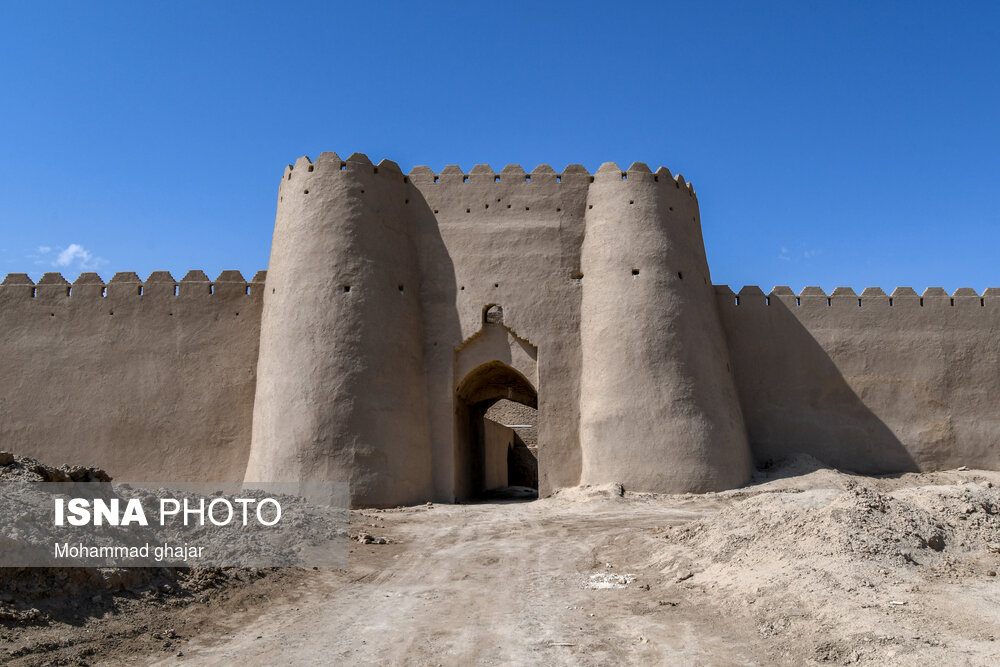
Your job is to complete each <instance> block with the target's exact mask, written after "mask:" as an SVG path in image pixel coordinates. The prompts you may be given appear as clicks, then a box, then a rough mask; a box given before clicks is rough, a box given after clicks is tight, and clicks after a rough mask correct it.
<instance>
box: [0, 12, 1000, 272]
mask: <svg viewBox="0 0 1000 667" xmlns="http://www.w3.org/2000/svg"><path fill="white" fill-rule="evenodd" d="M615 4H616V3H610V2H601V3H584V2H580V3H556V2H548V3H541V2H530V3H513V2H492V3H478V2H462V3H457V2H456V3H432V2H421V3H416V2H414V3H410V4H405V5H404V4H402V3H400V4H396V3H382V2H352V3H336V2H317V3H310V2H280V3H279V2H269V3H248V2H197V3H196V2H176V1H175V2H86V3H85V2H61V3H49V2H46V3H42V2H10V1H6V2H3V3H2V4H0V125H2V128H3V129H2V132H0V184H2V185H0V188H2V191H0V192H2V197H0V228H2V234H0V273H7V272H18V271H23V272H28V273H30V274H31V275H32V276H33V277H35V278H37V277H39V276H40V275H41V273H42V272H43V271H50V270H61V271H62V272H63V274H64V275H66V276H67V277H68V278H70V279H71V280H72V279H73V278H74V277H75V276H76V275H77V274H78V273H79V272H80V270H81V269H83V268H85V267H94V266H96V267H97V269H96V270H97V271H98V272H99V273H101V275H102V276H103V277H104V278H105V280H107V279H108V278H110V276H111V275H112V274H113V273H114V272H115V271H123V270H134V271H137V272H138V273H139V274H140V275H141V276H142V277H146V275H148V274H149V273H150V272H151V271H153V270H157V269H167V270H170V271H171V272H173V273H174V275H175V276H177V277H178V278H179V277H180V276H182V275H183V274H184V272H185V271H187V270H188V269H190V268H198V269H203V270H205V271H206V273H208V274H209V275H210V276H212V277H214V276H215V275H217V274H218V272H219V271H221V270H222V269H228V268H236V269H239V270H241V271H243V273H244V275H246V276H248V277H249V276H251V275H252V274H253V273H254V272H255V271H256V270H258V269H262V268H266V265H267V259H268V253H269V249H270V236H271V230H272V226H273V221H274V209H275V203H276V197H277V195H276V193H277V185H278V180H279V178H280V176H281V172H282V169H283V168H284V165H285V164H286V163H289V162H292V161H294V160H295V158H296V157H298V156H299V155H310V156H313V157H315V156H316V155H318V154H319V153H320V152H321V151H324V150H334V151H337V152H339V153H340V154H341V155H347V154H350V153H352V152H354V151H361V152H365V153H367V154H368V155H369V156H370V157H371V158H372V159H373V160H375V161H377V160H379V159H381V158H383V157H388V158H390V159H393V160H395V161H396V162H398V163H399V164H400V165H401V166H402V167H403V168H404V169H407V170H408V169H409V168H410V167H412V166H414V165H417V164H427V165H429V166H430V167H432V168H433V169H435V170H439V169H441V168H442V167H444V166H445V165H447V164H458V165H460V166H461V167H463V168H465V169H470V168H471V167H472V166H473V165H474V164H476V163H480V162H483V163H489V164H491V165H492V166H493V167H494V168H495V169H498V170H499V169H500V168H501V167H502V166H503V165H505V164H507V163H520V164H522V165H524V167H525V168H526V169H529V170H530V169H531V168H533V167H534V166H535V165H536V164H538V163H549V164H551V165H552V166H553V167H555V168H556V169H557V170H559V169H562V168H563V167H564V166H565V165H566V164H568V163H582V164H584V165H585V166H587V167H588V168H590V169H596V168H597V167H598V166H599V165H600V163H602V162H604V161H609V160H614V161H617V162H618V163H619V164H621V165H623V166H624V165H627V164H629V163H631V162H633V161H636V160H639V161H644V162H647V163H649V164H650V166H652V167H653V168H655V167H656V166H657V165H660V164H663V165H665V166H667V167H669V168H670V169H671V170H672V171H674V172H675V173H676V172H681V173H683V174H684V175H685V177H687V178H688V179H689V180H691V181H693V183H694V186H695V188H696V189H697V191H698V195H699V199H700V202H701V210H702V218H703V225H704V231H705V238H706V243H707V246H708V253H709V262H710V264H711V267H712V274H713V278H714V280H715V282H717V283H729V284H730V285H733V286H739V285H743V284H759V285H761V286H762V287H764V288H765V289H768V288H770V287H771V286H773V285H775V284H788V285H791V286H792V287H793V288H794V289H796V290H798V289H799V288H801V287H803V286H805V285H821V286H823V287H825V288H827V289H832V288H833V287H835V286H837V285H847V286H851V287H854V288H855V289H858V290H860V289H861V288H863V287H865V286H867V285H877V286H881V287H884V288H886V289H887V290H888V289H891V288H892V287H894V286H897V285H909V286H913V287H915V288H917V289H918V290H922V289H923V288H924V287H925V286H928V285H940V286H943V287H945V288H947V289H949V290H951V289H954V288H956V287H960V286H970V287H975V288H977V289H980V290H981V289H982V288H984V287H987V286H992V285H1000V262H998V261H997V260H998V258H1000V195H998V193H1000V187H998V184H1000V9H998V7H1000V5H997V4H996V3H985V2H984V3H963V2H958V3H943V2H935V3H924V2H898V3H889V2H881V3H870V2H850V1H843V2H822V3H820V2H802V1H801V0H798V1H794V2H773V3H758V2H731V3H701V2H687V3H675V2H671V3H665V2H650V3H625V4H622V5H620V6H618V7H615V6H614V5H615ZM46 249H48V250H46Z"/></svg>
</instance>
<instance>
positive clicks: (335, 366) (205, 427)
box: [0, 153, 1000, 505]
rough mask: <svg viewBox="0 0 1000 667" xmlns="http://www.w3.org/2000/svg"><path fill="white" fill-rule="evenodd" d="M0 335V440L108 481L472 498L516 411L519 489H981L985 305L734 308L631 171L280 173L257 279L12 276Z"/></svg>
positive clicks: (339, 166)
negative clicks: (507, 413)
mask: <svg viewBox="0 0 1000 667" xmlns="http://www.w3.org/2000/svg"><path fill="white" fill-rule="evenodd" d="M0 328H2V332H3V333H2V338H0V353H2V354H3V361H2V362H0V367H2V370H0V380H2V384H0V414H2V421H0V437H2V439H3V447H4V448H6V449H16V450H18V451H21V452H24V453H26V454H29V455H35V456H39V457H43V458H46V459H50V460H55V461H66V462H71V463H88V464H97V465H101V466H104V467H106V468H107V469H109V471H111V472H112V474H114V475H116V476H117V477H119V478H121V479H125V478H131V479H136V480H140V479H156V478H159V479H170V480H187V479H192V480H193V479H212V480H215V479H218V480H224V479H225V480H230V479H231V480H239V479H246V480H248V481H289V480H291V481H298V480H303V481H308V480H312V481H318V480H336V481H348V482H350V484H351V489H352V502H353V503H354V504H355V505H394V504H399V503H409V502H423V501H425V500H428V499H434V500H438V501H441V500H446V501H451V500H454V499H463V498H468V497H473V496H475V495H476V493H477V492H479V491H481V490H482V489H483V484H484V483H485V480H486V479H487V478H489V480H492V481H495V480H497V479H501V478H502V477H503V475H502V470H500V468H498V466H500V467H502V457H501V456H500V455H499V454H498V453H497V451H499V450H497V451H494V450H493V449H491V447H492V445H489V446H488V445H487V442H486V440H487V439H488V440H489V441H490V442H494V441H499V440H504V439H511V438H509V437H508V436H509V435H510V434H509V433H507V432H506V431H502V430H498V429H497V428H496V427H495V426H488V425H487V421H488V420H487V412H488V411H489V410H490V407H491V406H492V405H493V404H494V403H495V402H496V401H498V400H501V399H508V400H512V401H515V402H518V403H522V404H524V405H526V406H529V407H532V408H537V409H538V414H537V450H532V453H533V452H534V451H537V457H538V464H537V477H538V486H539V489H540V492H541V493H542V494H544V493H546V492H549V491H551V490H553V489H556V488H559V487H564V486H572V485H576V484H581V483H584V484H601V483H609V482H621V483H623V484H625V486H626V488H631V489H636V490H651V491H666V492H676V491H706V490H713V489H723V488H732V487H735V486H739V485H740V484H742V483H744V482H745V480H746V479H747V478H748V476H749V472H750V466H751V460H752V459H757V460H758V461H766V460H768V459H776V458H779V457H781V456H784V455H787V454H790V453H794V452H807V453H811V454H813V455H814V456H816V457H817V458H819V459H821V460H824V461H827V462H829V463H831V464H834V465H838V466H841V467H844V468H847V469H853V470H858V471H861V472H901V471H907V470H917V469H920V470H930V469H936V468H942V467H950V466H955V465H969V466H979V467H986V468H998V467H1000V447H998V445H997V439H996V437H995V435H993V434H995V433H996V432H998V428H997V427H998V426H1000V404H998V402H997V401H996V400H995V398H994V397H995V395H996V392H997V390H998V389H1000V387H997V386H996V385H997V384H998V382H1000V335H998V334H1000V290H996V289H991V290H987V291H986V293H984V294H982V295H980V294H976V293H975V292H974V291H972V290H968V289H963V290H959V291H957V292H956V293H955V294H953V295H947V294H944V293H943V291H942V290H934V289H932V290H928V291H927V292H925V293H924V295H923V296H920V295H917V294H916V292H914V291H913V290H909V289H898V290H896V291H895V292H893V294H892V295H891V296H889V295H886V294H884V293H883V292H882V291H881V290H878V289H872V288H869V289H867V290H865V291H864V292H863V293H862V294H861V295H860V296H859V295H856V294H854V293H853V292H851V291H850V290H846V289H843V288H841V289H838V290H837V291H835V292H834V293H833V294H831V295H826V294H824V293H823V292H822V291H821V290H818V289H816V288H807V289H806V290H804V291H803V292H802V293H801V294H799V295H795V294H793V293H792V292H791V290H789V289H787V288H775V290H773V291H772V292H771V293H770V294H767V295H765V294H764V293H763V292H762V291H761V290H760V289H759V288H756V287H747V288H743V289H742V290H741V291H740V293H739V294H735V293H733V292H732V291H731V290H730V289H729V288H728V287H726V286H714V285H713V284H712V280H711V276H710V272H709V267H708V262H707V259H706V257H705V251H704V243H703V240H702V235H701V221H700V215H699V211H698V201H697V198H696V196H695V193H694V190H693V188H691V186H690V185H689V184H688V183H686V182H685V180H684V179H683V177H681V176H676V177H675V176H674V175H672V174H671V173H670V172H669V171H667V170H666V169H664V168H662V167H661V168H660V169H659V170H657V171H655V172H653V171H652V170H650V169H649V168H648V167H646V166H645V165H643V164H641V163H636V164H633V165H632V166H631V167H629V168H628V169H621V168H620V167H618V166H617V165H615V164H613V163H608V164H605V165H603V166H602V167H601V169H600V170H598V171H597V172H595V173H594V174H590V173H588V172H587V170H586V169H584V168H583V167H580V166H578V165H571V166H569V167H567V168H566V169H564V170H563V171H562V172H556V171H555V170H553V169H552V168H551V167H549V166H548V165H541V166H539V167H537V168H535V169H534V170H532V171H531V172H530V173H528V172H525V171H524V170H523V169H522V168H521V167H519V166H516V165H511V166H507V167H505V168H504V169H503V170H502V171H500V172H494V171H493V170H492V169H491V168H489V167H488V166H485V165H477V166H476V167H474V168H473V169H472V170H471V171H469V172H468V173H465V172H463V171H462V170H460V169H459V168H457V167H446V168H445V169H444V170H442V171H441V172H440V173H434V172H432V171H431V170H430V169H427V168H426V167H417V168H415V169H413V170H412V171H411V172H410V173H409V174H403V173H402V172H401V171H400V170H399V168H398V167H397V166H396V165H395V164H394V163H392V162H390V161H388V160H384V161H382V162H380V163H379V164H377V165H375V164H373V163H372V162H371V161H369V160H368V158H367V157H365V156H364V155H360V154H355V155H352V156H351V157H349V158H346V159H342V158H340V157H339V156H338V155H336V154H335V153H323V154H322V155H320V156H319V158H317V160H316V161H315V162H312V161H310V160H309V159H308V158H301V159H300V160H298V161H297V162H296V163H295V165H290V166H289V167H288V168H287V169H286V170H285V172H284V174H283V175H282V179H281V185H280V187H279V193H278V210H277V215H276V221H275V232H274V239H273V243H272V249H271V258H270V262H269V266H268V271H267V273H266V275H265V274H264V273H263V272H261V273H259V274H258V275H257V276H256V277H255V278H254V280H253V281H251V282H249V283H247V282H246V281H245V280H244V279H243V277H242V276H240V275H239V274H238V273H235V272H224V273H223V274H222V275H220V276H219V277H218V278H217V279H216V280H215V281H210V280H209V279H208V278H207V277H206V276H205V275H204V274H202V273H201V272H191V273H189V274H188V275H187V276H185V278H184V279H183V280H181V281H175V280H174V279H173V278H172V277H171V276H169V274H164V273H161V272H157V273H154V274H153V275H152V276H150V277H149V278H148V279H147V280H146V281H145V282H140V280H139V278H138V276H136V275H135V274H116V276H115V277H114V278H113V279H112V280H111V281H110V282H109V283H108V284H107V285H104V284H103V283H101V281H100V278H99V277H97V276H96V274H84V275H82V276H81V277H80V278H79V279H78V280H77V281H76V282H75V283H73V285H69V284H68V283H66V281H65V280H64V279H62V277H61V276H59V275H58V274H46V276H45V277H44V278H43V279H42V280H41V281H40V282H39V283H38V285H32V284H31V282H30V280H28V279H27V277H26V276H23V275H22V274H12V275H11V276H8V277H7V279H6V280H5V281H4V283H3V285H2V286H0ZM487 430H489V432H490V433H491V434H492V435H490V437H489V438H487V437H486V432H487ZM501 436H502V437H501ZM512 441H513V440H512ZM521 444H522V445H523V443H521ZM522 449H523V450H524V451H527V448H526V447H522ZM521 453H522V454H523V453H524V452H521ZM530 457H531V455H529V456H528V459H530ZM487 462H488V463H489V468H488V469H487V468H486V467H484V466H486V465H487ZM521 463H523V461H522V462H521ZM519 465H520V463H519ZM519 475H521V473H519ZM519 478H523V475H521V476H520V477H519Z"/></svg>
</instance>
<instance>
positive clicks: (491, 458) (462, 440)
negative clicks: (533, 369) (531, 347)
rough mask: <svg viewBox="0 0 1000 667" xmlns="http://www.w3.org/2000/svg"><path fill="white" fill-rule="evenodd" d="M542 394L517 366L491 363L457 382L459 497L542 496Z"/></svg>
mask: <svg viewBox="0 0 1000 667" xmlns="http://www.w3.org/2000/svg"><path fill="white" fill-rule="evenodd" d="M537 417H538V394H537V392H536V391H535V388H534V387H533V386H532V385H531V383H530V382H529V381H528V380H527V379H526V378H525V377H524V376H523V375H521V373H519V372H518V371H517V370H515V369H514V368H512V367H510V366H508V365H507V364H504V363H502V362H500V361H491V362H488V363H485V364H482V365H480V366H478V367H476V368H475V369H473V370H472V371H471V372H469V374H468V375H467V376H466V377H465V379H463V380H462V382H461V383H460V384H459V387H458V391H457V396H456V400H455V428H456V443H457V445H456V449H455V498H456V500H459V501H467V500H474V499H481V498H535V497H537V495H538V455H537V448H538V436H537V433H538V430H537V429H538V418H537Z"/></svg>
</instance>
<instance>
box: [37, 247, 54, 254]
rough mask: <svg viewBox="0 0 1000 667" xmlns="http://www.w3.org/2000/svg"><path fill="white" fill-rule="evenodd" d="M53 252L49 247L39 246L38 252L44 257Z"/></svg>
mask: <svg viewBox="0 0 1000 667" xmlns="http://www.w3.org/2000/svg"><path fill="white" fill-rule="evenodd" d="M51 251H52V248H50V247H48V246H47V245H40V246H38V252H40V253H41V254H43V255H44V254H45V253H47V252H51Z"/></svg>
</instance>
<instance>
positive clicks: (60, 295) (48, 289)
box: [0, 270, 266, 307]
mask: <svg viewBox="0 0 1000 667" xmlns="http://www.w3.org/2000/svg"><path fill="white" fill-rule="evenodd" d="M265 277H266V272H265V271H260V272H258V273H257V275H255V276H254V278H253V279H252V280H250V281H247V280H246V279H245V278H244V277H243V275H242V274H241V273H240V272H239V271H223V272H222V273H220V274H219V276H218V277H217V278H216V279H215V280H212V279H210V278H209V277H208V276H207V275H206V274H205V273H204V272H203V271H198V270H194V271H189V272H188V273H187V274H186V275H185V276H184V277H183V278H182V279H181V280H176V279H175V278H174V277H173V276H172V275H171V274H170V272H169V271H154V272H152V273H151V274H150V275H149V277H148V278H147V279H146V280H142V279H141V278H140V277H139V275H138V274H137V273H135V272H133V271H119V272H118V273H115V274H114V276H112V277H111V279H110V280H109V281H108V282H107V283H105V282H104V280H103V279H101V276H100V275H98V274H97V273H94V272H85V273H81V274H80V275H79V276H78V277H77V279H76V280H74V281H73V282H72V283H70V282H69V281H68V280H66V278H65V277H63V275H62V274H61V273H57V272H50V273H45V274H44V275H43V276H42V277H41V279H40V280H39V281H38V283H35V282H34V281H32V280H31V278H30V277H28V275H27V274H25V273H11V274H8V275H7V276H6V277H5V278H4V279H3V281H2V282H0V304H3V305H14V304H17V303H25V304H30V303H43V302H44V303H46V304H58V303H66V304H67V305H72V306H74V307H85V306H86V305H87V304H104V303H106V302H108V301H109V300H116V301H125V302H129V301H132V302H136V303H138V302H140V301H141V302H142V303H145V304H148V305H155V304H161V305H164V306H169V305H171V304H174V303H177V302H178V301H179V300H180V301H183V300H187V299H191V298H203V297H206V296H208V297H216V301H220V300H232V299H245V300H246V301H248V302H252V301H260V299H261V297H262V296H263V288H264V280H265ZM0 307H2V306H0Z"/></svg>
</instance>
